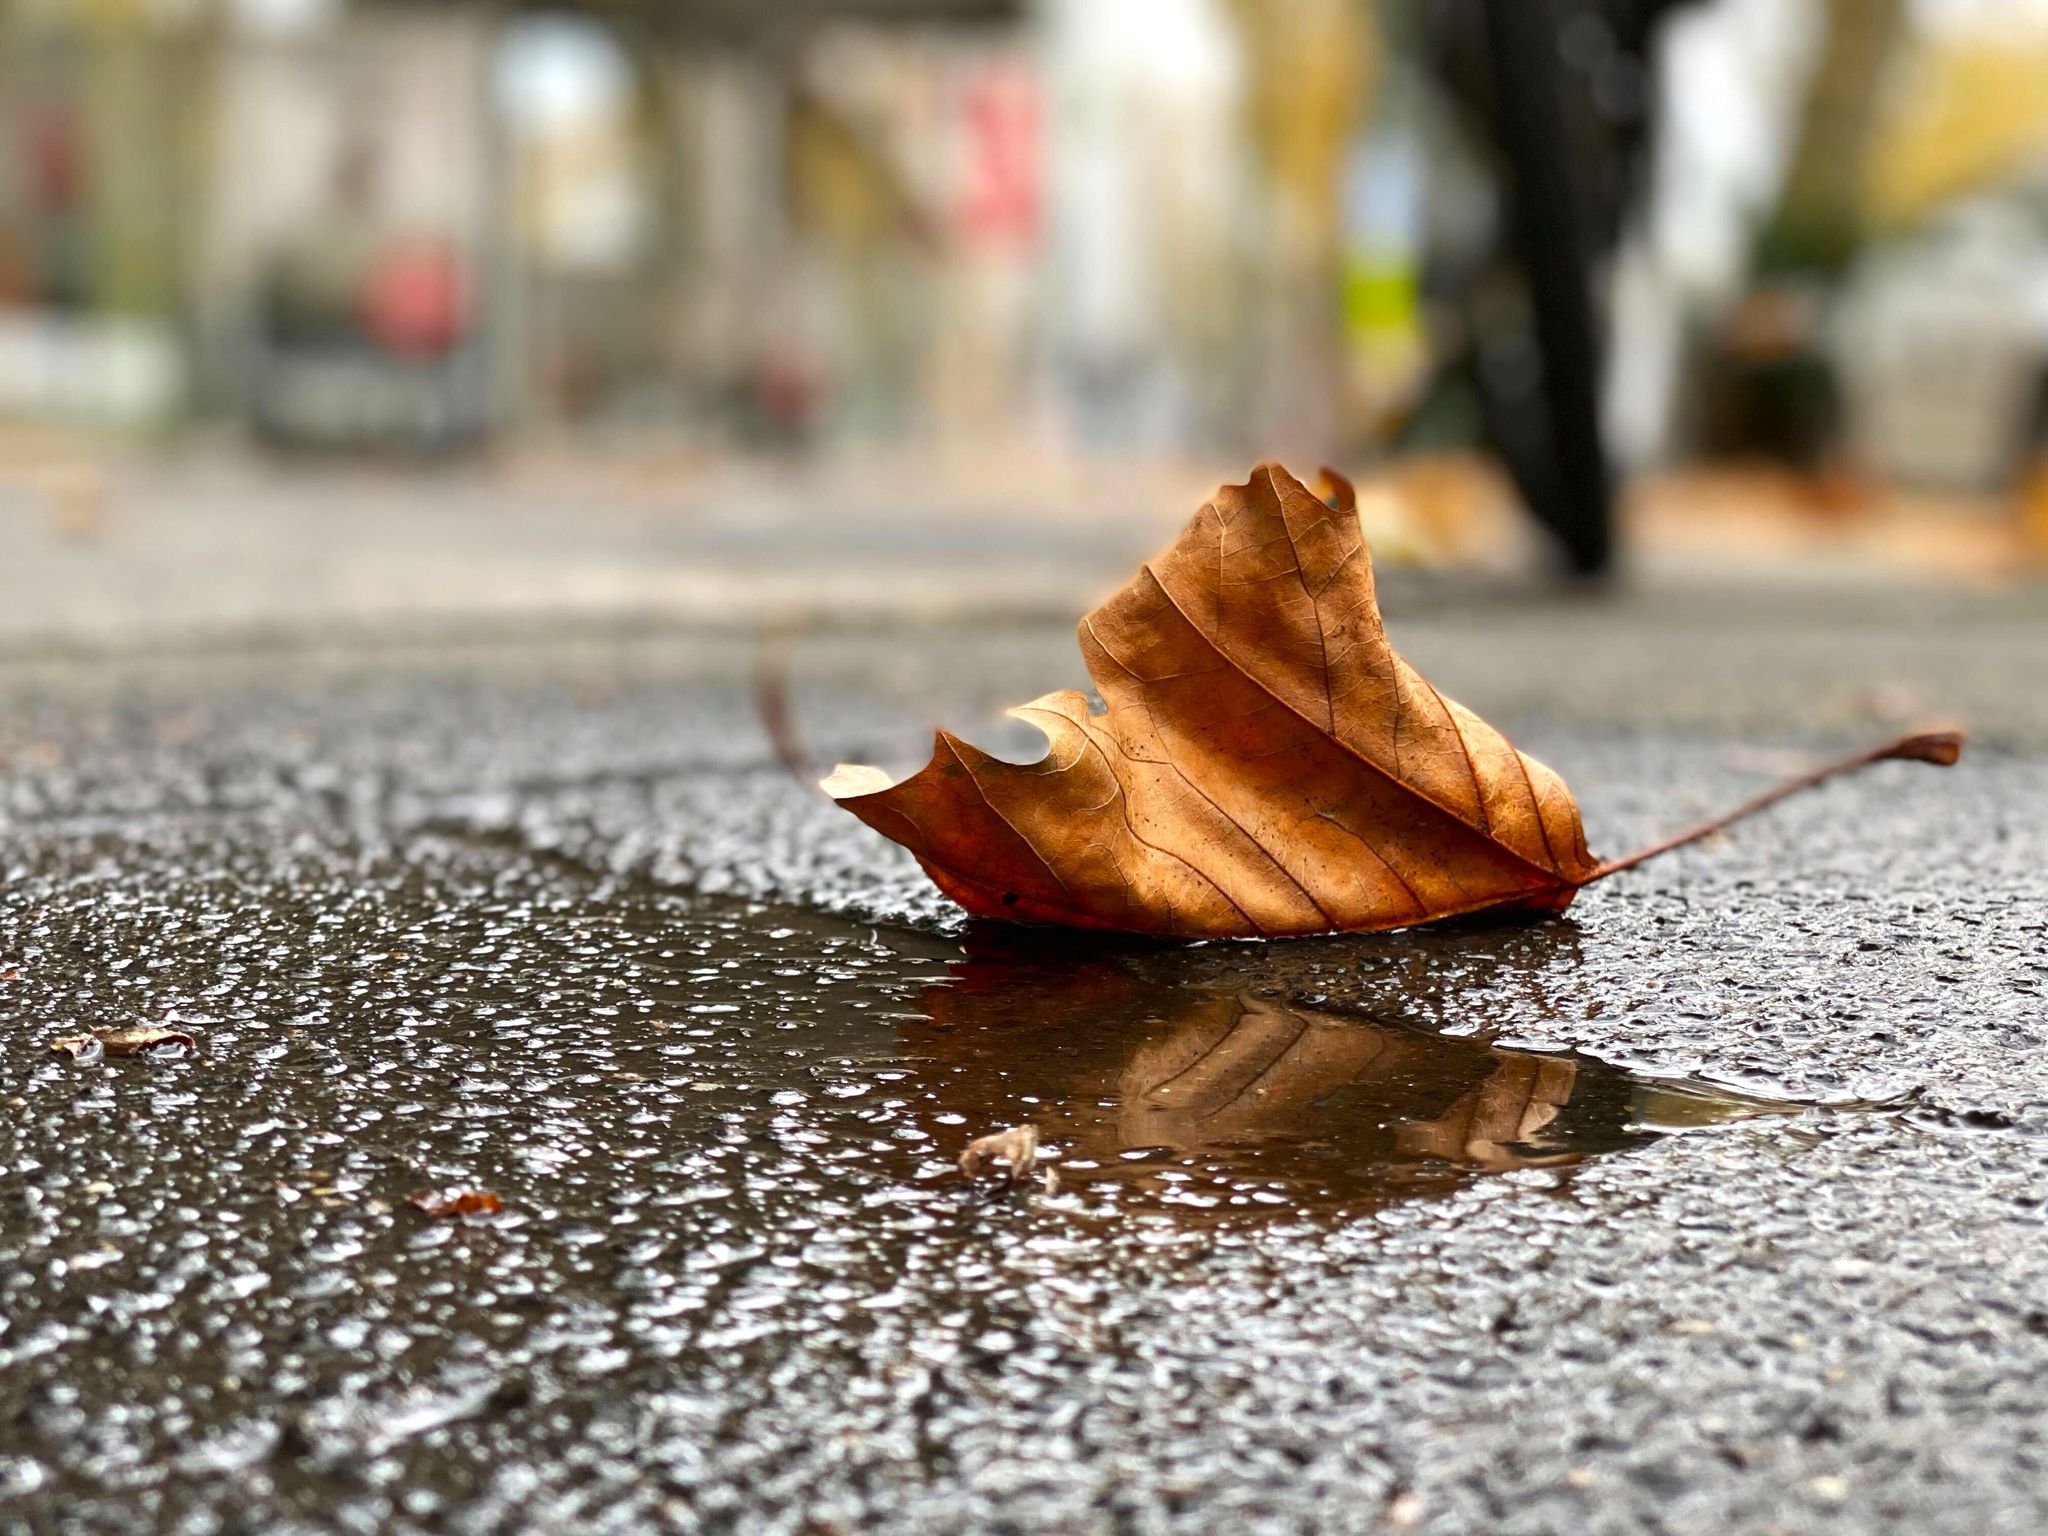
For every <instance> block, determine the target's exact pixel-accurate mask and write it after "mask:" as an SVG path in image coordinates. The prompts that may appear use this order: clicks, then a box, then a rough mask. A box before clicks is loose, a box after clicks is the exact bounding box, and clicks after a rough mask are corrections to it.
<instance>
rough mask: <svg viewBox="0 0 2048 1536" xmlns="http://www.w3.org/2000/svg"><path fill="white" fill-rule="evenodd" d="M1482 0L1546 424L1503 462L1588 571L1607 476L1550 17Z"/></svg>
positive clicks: (1607, 492)
mask: <svg viewBox="0 0 2048 1536" xmlns="http://www.w3.org/2000/svg"><path fill="white" fill-rule="evenodd" d="M1483 5H1484V14H1485V18H1486V46H1487V52H1488V54H1489V55H1490V61H1491V64H1492V75H1493V110H1494V131H1495V134H1496V137H1497V138H1498V141H1499V148H1500V151H1501V155H1502V158H1503V161H1504V163H1505V165H1506V168H1507V174H1508V183H1509V185H1508V189H1507V191H1508V205H1509V214H1508V216H1509V220H1510V226H1511V243H1512V245H1513V247H1514V250H1515V253H1516V255H1517V257H1518V258H1519V260H1520V263H1521V266H1522V269H1523V271H1524V273H1525V274H1526V276H1527V279H1528V284H1529V299H1530V304H1531V307H1532V308H1533V310H1534V320H1535V330H1536V345H1537V350H1538V352H1539V354H1540V357H1541V363H1542V386H1541V387H1542V394H1543V400H1544V407H1545V416H1546V418H1547V423H1548V428H1549V431H1548V434H1547V436H1548V443H1547V445H1546V446H1547V449H1548V451H1547V452H1546V453H1543V454H1541V460H1542V461H1541V462H1536V463H1523V464H1511V466H1510V467H1511V468H1512V469H1513V470H1514V472H1515V479H1516V481H1517V484H1518V488H1519V489H1520V490H1521V492H1522V494H1523V495H1524V496H1525V497H1526V498H1527V499H1528V502H1529V508H1530V510H1531V511H1532V512H1533V513H1534V514H1535V515H1536V517H1537V519H1538V520H1539V521H1540V522H1542V523H1543V524H1544V525H1545V526H1546V527H1547V528H1549V529H1550V531H1551V532H1552V533H1553V534H1555V535H1556V537H1557V539H1558V542H1559V543H1560V545H1562V547H1563V550H1564V554H1565V559H1566V560H1567V561H1568V562H1569V563H1570V565H1571V568H1572V570H1573V571H1575V572H1577V573H1578V574H1580V575H1585V576H1593V575H1598V574H1599V573H1601V572H1602V571H1604V570H1606V569H1607V566H1608V564H1609V562H1610V560H1611V559H1612V557H1613V552H1614V534H1613V485H1612V482H1611V478H1610V476H1609V473H1608V467H1607V454H1606V449H1605V446H1604V445H1603V443H1602V442H1601V438H1600V404H1599V389H1600V349H1599V346H1598V344H1597V342H1596V341H1595V336H1594V323H1593V305H1592V295H1591V292H1590V287H1589V273H1588V270H1587V261H1586V252H1585V246H1584V243H1583V235H1582V233H1581V230H1582V220H1581V217H1580V208H1579V204H1578V198H1577V195H1576V192H1575V189H1574V186H1573V180H1572V165H1571V156H1570V154H1569V153H1568V150H1567V146H1566V142H1565V133H1564V117H1563V113H1562V110H1561V108H1560V103H1559V91H1558V74H1559V61H1558V51H1557V29H1556V21H1555V16H1554V13H1553V11H1552V9H1551V6H1550V4H1549V3H1548V0H1483Z"/></svg>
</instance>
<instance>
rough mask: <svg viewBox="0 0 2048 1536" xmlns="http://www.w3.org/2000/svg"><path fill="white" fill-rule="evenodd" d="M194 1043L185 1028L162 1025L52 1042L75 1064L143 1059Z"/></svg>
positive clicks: (128, 1027)
mask: <svg viewBox="0 0 2048 1536" xmlns="http://www.w3.org/2000/svg"><path fill="white" fill-rule="evenodd" d="M193 1044H194V1042H193V1039H192V1037H191V1036H190V1035H188V1034H187V1033H185V1031H184V1030H182V1029H171V1028H169V1027H167V1026H165V1025H161V1024H125V1025H121V1026H118V1027H115V1028H110V1029H95V1030H93V1031H92V1032H91V1033H90V1034H84V1035H66V1036H65V1037H64V1038H63V1039H61V1040H52V1041H51V1042H50V1049H51V1050H53V1051H58V1052H61V1053H62V1054H64V1055H66V1056H69V1057H71V1058H72V1059H73V1060H75V1061H97V1060H98V1059H99V1058H100V1057H101V1056H140V1055H142V1054H143V1053H144V1052H145V1051H154V1050H157V1049H158V1048H160V1047H162V1046H177V1047H179V1048H181V1049H184V1050H188V1051H189V1050H191V1049H192V1048H193Z"/></svg>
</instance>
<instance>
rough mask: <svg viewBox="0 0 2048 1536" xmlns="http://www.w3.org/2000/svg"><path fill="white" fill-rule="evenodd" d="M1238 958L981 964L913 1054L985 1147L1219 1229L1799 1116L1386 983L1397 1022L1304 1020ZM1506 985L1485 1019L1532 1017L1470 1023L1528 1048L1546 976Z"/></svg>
mask: <svg viewBox="0 0 2048 1536" xmlns="http://www.w3.org/2000/svg"><path fill="white" fill-rule="evenodd" d="M1454 942H1465V943H1467V945H1468V948H1469V947H1470V945H1471V944H1472V943H1474V942H1476V943H1477V944H1478V945H1479V946H1480V947H1481V949H1482V951H1483V950H1484V947H1485V945H1486V944H1487V941H1486V940H1485V939H1484V938H1483V937H1481V938H1480V939H1478V940H1476V941H1470V940H1467V941H1454ZM1219 958H1220V961H1221V963H1218V958H1212V959H1211V960H1210V961H1209V962H1207V963H1206V964H1205V965H1204V966H1195V967H1189V966H1186V965H1183V964H1180V963H1178V962H1177V961H1176V960H1175V959H1174V958H1173V957H1170V956H1159V955H1147V954H1144V953H1126V954H1121V955H1117V954H1110V955H1095V956H1084V957H1081V958H1079V959H1076V958H1075V957H1073V956H1072V954H1071V952H1070V953H1069V954H1068V955H1067V956H1066V957H1064V959H1062V958H1061V957H1058V956H1056V955H1051V954H1045V953H1037V952H1033V951H1031V950H1029V949H1026V950H1024V951H1021V952H1020V951H1018V950H1017V949H1016V947H1015V946H1005V947H1004V949H1003V950H999V951H998V952H995V953H990V952H989V951H988V949H987V948H986V946H977V947H975V948H972V949H971V950H970V957H969V959H968V960H967V961H966V962H964V963H963V964H961V965H959V966H957V967H956V969H955V973H954V975H953V977H952V978H951V979H950V980H949V982H948V983H947V984H946V985H944V986H940V987H935V988H932V989H931V990H929V991H927V992H926V993H925V994H924V996H923V998H922V999H921V1000H920V1001H921V1009H922V1011H923V1013H924V1014H925V1022H922V1023H917V1024H912V1025H910V1026H909V1032H910V1034H911V1035H912V1036H913V1039H912V1041H911V1042H910V1043H911V1044H912V1045H913V1046H914V1047H915V1048H917V1049H918V1051H919V1053H920V1054H924V1055H928V1056H929V1057H930V1058H933V1060H932V1065H933V1067H934V1069H935V1070H934V1071H932V1072H931V1074H930V1080H931V1081H932V1082H933V1083H934V1085H935V1088H936V1090H937V1092H938V1093H939V1095H940V1096H941V1098H943V1099H944V1100H945V1105H946V1108H948V1109H951V1110H954V1111H957V1112H958V1113H960V1114H961V1115H963V1116H965V1117H966V1119H967V1122H968V1124H969V1126H970V1127H974V1128H979V1127H981V1126H983V1125H996V1124H1002V1123H1007V1121H1009V1120H1016V1119H1023V1118H1027V1117H1028V1118H1030V1119H1032V1120H1034V1121H1035V1122H1036V1123H1037V1125H1038V1127H1039V1130H1040V1132H1041V1134H1042V1136H1043V1138H1044V1140H1045V1141H1046V1142H1047V1143H1048V1144H1050V1145H1053V1146H1057V1147H1059V1148H1060V1149H1061V1152H1062V1154H1063V1156H1062V1160H1061V1162H1060V1164H1059V1166H1060V1168H1061V1170H1062V1173H1061V1177H1062V1179H1063V1180H1064V1181H1065V1182H1067V1183H1068V1184H1073V1183H1077V1182H1078V1183H1089V1184H1101V1183H1106V1182H1108V1183H1114V1184H1117V1185H1120V1186H1123V1187H1124V1188H1126V1189H1130V1190H1137V1191H1142V1192H1144V1193H1146V1194H1148V1195H1150V1196H1151V1197H1154V1198H1156V1199H1158V1200H1160V1201H1162V1202H1164V1203H1166V1204H1170V1205H1175V1206H1195V1207H1203V1208H1208V1209H1216V1210H1219V1211H1228V1210H1230V1209H1232V1208H1236V1209H1242V1208H1245V1207H1250V1206H1259V1207H1262V1208H1266V1207H1272V1206H1274V1205H1276V1204H1277V1205H1282V1206H1288V1207H1294V1208H1301V1207H1306V1206H1320V1207H1338V1208H1355V1207H1361V1206H1368V1207H1369V1206H1372V1205H1376V1204H1380V1203H1384V1202H1385V1201H1386V1200H1388V1199H1394V1198H1401V1197H1405V1196H1411V1195H1414V1194H1418V1193H1426V1192H1428V1191H1430V1190H1432V1189H1446V1188H1450V1187H1453V1186H1455V1185H1456V1184H1459V1183H1462V1182H1464V1181H1466V1180H1467V1179H1469V1178H1471V1177H1474V1176H1476V1175H1479V1174H1484V1173H1491V1172H1499V1171H1503V1170H1507V1169H1513V1168H1528V1167H1552V1166H1559V1165H1566V1164H1571V1163H1576V1162H1578V1161H1580V1160H1582V1159H1583V1158H1585V1157H1588V1156H1592V1155H1596V1154H1599V1153H1603V1152H1609V1151H1616V1150H1619V1149H1622V1148H1625V1147H1629V1146H1633V1145H1636V1144H1638V1143H1640V1142H1643V1141H1645V1140H1648V1139H1649V1138H1651V1137H1652V1136H1654V1135H1656V1134H1658V1133H1659V1132H1660V1131H1664V1130H1671V1129H1678V1128H1681V1127H1686V1126H1694V1125H1706V1124H1714V1123H1719V1122H1722V1121H1726V1120H1731V1119H1738V1118H1742V1117H1745V1116H1749V1115H1754V1114H1759V1113H1766V1112H1770V1111H1772V1110H1776V1109H1781V1108H1784V1107H1786V1106H1781V1105H1776V1104H1773V1103H1771V1102H1769V1101H1766V1100H1760V1099H1751V1098H1746V1097H1742V1096H1739V1095H1735V1094H1731V1093H1727V1092H1723V1091H1720V1090H1717V1089H1712V1088H1709V1087H1706V1086H1704V1085H1699V1084H1692V1083H1678V1082H1669V1081H1659V1080H1655V1079H1648V1078H1642V1077H1638V1076H1635V1075H1633V1074H1631V1073H1629V1072H1626V1071H1624V1070H1623V1069H1621V1068H1619V1067H1615V1066H1612V1065H1610V1064H1608V1063H1605V1062H1602V1061H1598V1060H1596V1059H1594V1058H1591V1057H1587V1056H1580V1055H1569V1054H1562V1053H1559V1054H1548V1053H1539V1052H1533V1051H1527V1050H1515V1049H1509V1048H1505V1047H1502V1046H1498V1045H1495V1044H1492V1043H1490V1042H1489V1041H1488V1040H1486V1039H1484V1038H1476V1037H1473V1036H1468V1035H1446V1034H1443V1033H1439V1032H1438V1031H1437V1030H1436V1029H1434V1028H1431V1027H1428V1024H1427V1023H1425V1022H1422V1021H1421V1020H1418V1019H1417V1018H1416V1017H1413V1016H1410V1015H1412V1014H1414V1013H1415V1012H1417V1011H1418V1010H1415V1009H1413V1008H1411V1007H1410V1006H1409V1005H1411V1004H1414V1003H1416V1002H1417V1001H1419V1000H1420V999H1418V997H1417V996H1416V995H1415V994H1412V993H1410V992H1408V991H1406V990H1405V989H1403V988H1402V987H1401V986H1400V982H1399V980H1398V979H1383V980H1382V983H1381V986H1382V989H1383V990H1384V992H1385V994H1386V1003H1385V1005H1383V1006H1374V1004H1375V1002H1376V1001H1377V997H1376V995H1375V993H1374V992H1373V991H1372V990H1371V989H1366V991H1365V993H1364V995H1363V996H1357V995H1351V996H1347V997H1346V1000H1345V1006H1344V1007H1343V1008H1341V1009H1339V1008H1335V1007H1308V1006H1304V1005H1302V1004H1299V1003H1296V1002H1293V1001H1290V1000H1289V993H1290V990H1291V989H1290V988H1289V986H1288V985H1287V984H1286V983H1287V976H1286V965H1287V962H1286V957H1284V956H1283V957H1281V959H1280V963H1279V965H1278V966H1274V965H1270V964H1263V963H1260V962H1253V963H1252V964H1253V965H1254V966H1256V967H1257V969H1258V971H1259V972H1261V974H1255V975H1252V976H1250V977H1244V978H1242V979H1244V980H1247V981H1249V982H1250V983H1251V984H1250V985H1241V986H1240V985H1233V984H1232V981H1233V977H1232V976H1231V975H1230V974H1229V969H1230V968H1229V966H1228V952H1225V953H1224V956H1223V957H1219ZM1496 958H1498V952H1496ZM1501 969H1502V968H1501V967H1499V966H1495V967H1493V968H1492V969H1491V970H1489V971H1488V972H1487V973H1486V974H1487V976H1488V980H1489V983H1490V984H1489V985H1488V986H1486V987H1485V988H1483V989H1480V991H1479V992H1478V993H1476V994H1475V996H1474V999H1473V1006H1474V1007H1475V1008H1479V1009H1484V1008H1487V1007H1488V1006H1491V1007H1493V1008H1503V1007H1505V1006H1509V1005H1507V1004H1505V1003H1504V1001H1503V996H1502V994H1503V991H1507V992H1509V993H1510V994H1511V995H1513V997H1514V1002H1513V1004H1512V1007H1513V1015H1512V1017H1506V1018H1500V1019H1498V1020H1493V1019H1487V1018H1484V1017H1481V1018H1479V1019H1477V1020H1473V1019H1466V1020H1463V1021H1462V1022H1465V1023H1468V1024H1470V1023H1479V1024H1481V1025H1485V1024H1498V1025H1500V1026H1507V1025H1513V1026H1515V1028H1516V1029H1517V1030H1518V1031H1526V1029H1527V1028H1528V1025H1529V1023H1530V1019H1531V1010H1532V1008H1533V1009H1535V1010H1538V1011H1537V1013H1536V1016H1537V1017H1538V1018H1539V1019H1540V1017H1541V1016H1542V1013H1541V1011H1540V1010H1541V1009H1542V997H1541V994H1542V992H1543V990H1544V988H1543V986H1542V975H1541V971H1540V969H1530V968H1517V967H1515V966H1513V965H1509V966H1507V967H1506V969H1508V970H1509V971H1511V972H1515V979H1516V980H1517V982H1518V983H1519V984H1518V985H1516V986H1514V987H1512V988H1505V989H1504V988H1502V987H1501V986H1500V985H1498V983H1499V981H1500V979H1501V974H1500V973H1501ZM1205 970H1206V971H1208V972H1210V973H1211V974H1203V972H1204V971H1205ZM1191 972H1192V974H1191ZM1351 980H1352V983H1353V985H1352V986H1350V987H1347V988H1346V991H1347V993H1349V994H1357V993H1358V992H1359V991H1360V989H1359V987H1358V986H1357V985H1356V983H1357V981H1358V976H1357V973H1356V972H1354V973H1353V974H1352V978H1351ZM1448 1001H1450V1000H1449V999H1447V998H1446V997H1445V996H1444V995H1443V993H1442V989H1441V988H1440V987H1439V988H1438V989H1437V991H1436V995H1435V996H1434V997H1432V998H1430V999H1428V1000H1427V1003H1428V1006H1426V1007H1425V1008H1423V1009H1421V1010H1419V1012H1420V1013H1421V1017H1422V1019H1423V1020H1428V1021H1431V1022H1448V1020H1447V1019H1446V1018H1445V1015H1446V1012H1447V1011H1448V1010H1447V1009H1446V1006H1445V1005H1446V1003H1447V1002H1448ZM1551 1011H1553V1012H1554V1009H1553V1010H1551Z"/></svg>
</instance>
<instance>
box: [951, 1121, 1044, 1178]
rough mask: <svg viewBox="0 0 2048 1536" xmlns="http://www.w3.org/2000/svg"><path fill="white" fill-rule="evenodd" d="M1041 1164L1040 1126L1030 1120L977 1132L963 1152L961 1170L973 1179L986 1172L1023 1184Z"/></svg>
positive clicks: (995, 1176) (992, 1175)
mask: <svg viewBox="0 0 2048 1536" xmlns="http://www.w3.org/2000/svg"><path fill="white" fill-rule="evenodd" d="M1037 1166H1038V1127H1037V1126H1035V1125H1032V1124H1030V1123H1029V1122H1026V1123H1025V1124H1023V1125H1013V1126H1011V1127H1010V1128H1009V1129H1008V1130H1005V1131H992V1132H991V1133H990V1134H988V1135H986V1136H977V1137H975V1138H974V1140H972V1141H970V1142H969V1143H967V1149H966V1150H965V1151H964V1152H962V1153H961V1154H960V1171H961V1172H962V1173H964V1174H965V1175H967V1177H968V1178H970V1179H978V1178H981V1177H982V1176H983V1175H985V1174H986V1175H989V1176H991V1177H994V1178H1008V1179H1009V1181H1010V1182H1011V1183H1012V1184H1021V1183H1023V1182H1024V1180H1026V1179H1028V1178H1030V1177H1031V1170H1032V1169H1033V1168H1035V1167H1037Z"/></svg>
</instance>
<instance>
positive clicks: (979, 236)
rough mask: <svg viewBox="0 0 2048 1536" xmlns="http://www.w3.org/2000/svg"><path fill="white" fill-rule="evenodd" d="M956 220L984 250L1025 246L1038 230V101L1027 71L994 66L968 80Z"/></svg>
mask: <svg viewBox="0 0 2048 1536" xmlns="http://www.w3.org/2000/svg"><path fill="white" fill-rule="evenodd" d="M962 110H963V111H964V113H965V116H966V120H967V164H966V178H965V186H964V188H963V191H962V195H961V199H960V206H959V215H958V217H959V222H960V228H961V231H962V233H963V234H965V236H966V237H967V239H968V241H969V242H970V243H972V244H974V245H977V246H980V247H982V248H984V249H988V248H996V249H1004V250H1028V249H1029V248H1030V247H1031V246H1032V245H1033V244H1035V243H1036V241H1037V239H1038V232H1039V182H1040V167H1039V155H1040V147H1039V102H1038V86H1037V82H1036V81H1034V80H1033V79H1032V77H1031V75H1030V74H1029V73H1028V72H1027V71H1025V70H1023V69H1020V68H1018V67H1016V66H1014V65H999V66H996V67H994V68H991V69H989V70H988V71H986V72H985V73H984V74H982V75H981V76H980V77H979V78H978V79H976V80H974V81H973V82H971V83H970V84H969V85H968V87H967V90H966V97H965V101H964V102H963V104H962Z"/></svg>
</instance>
